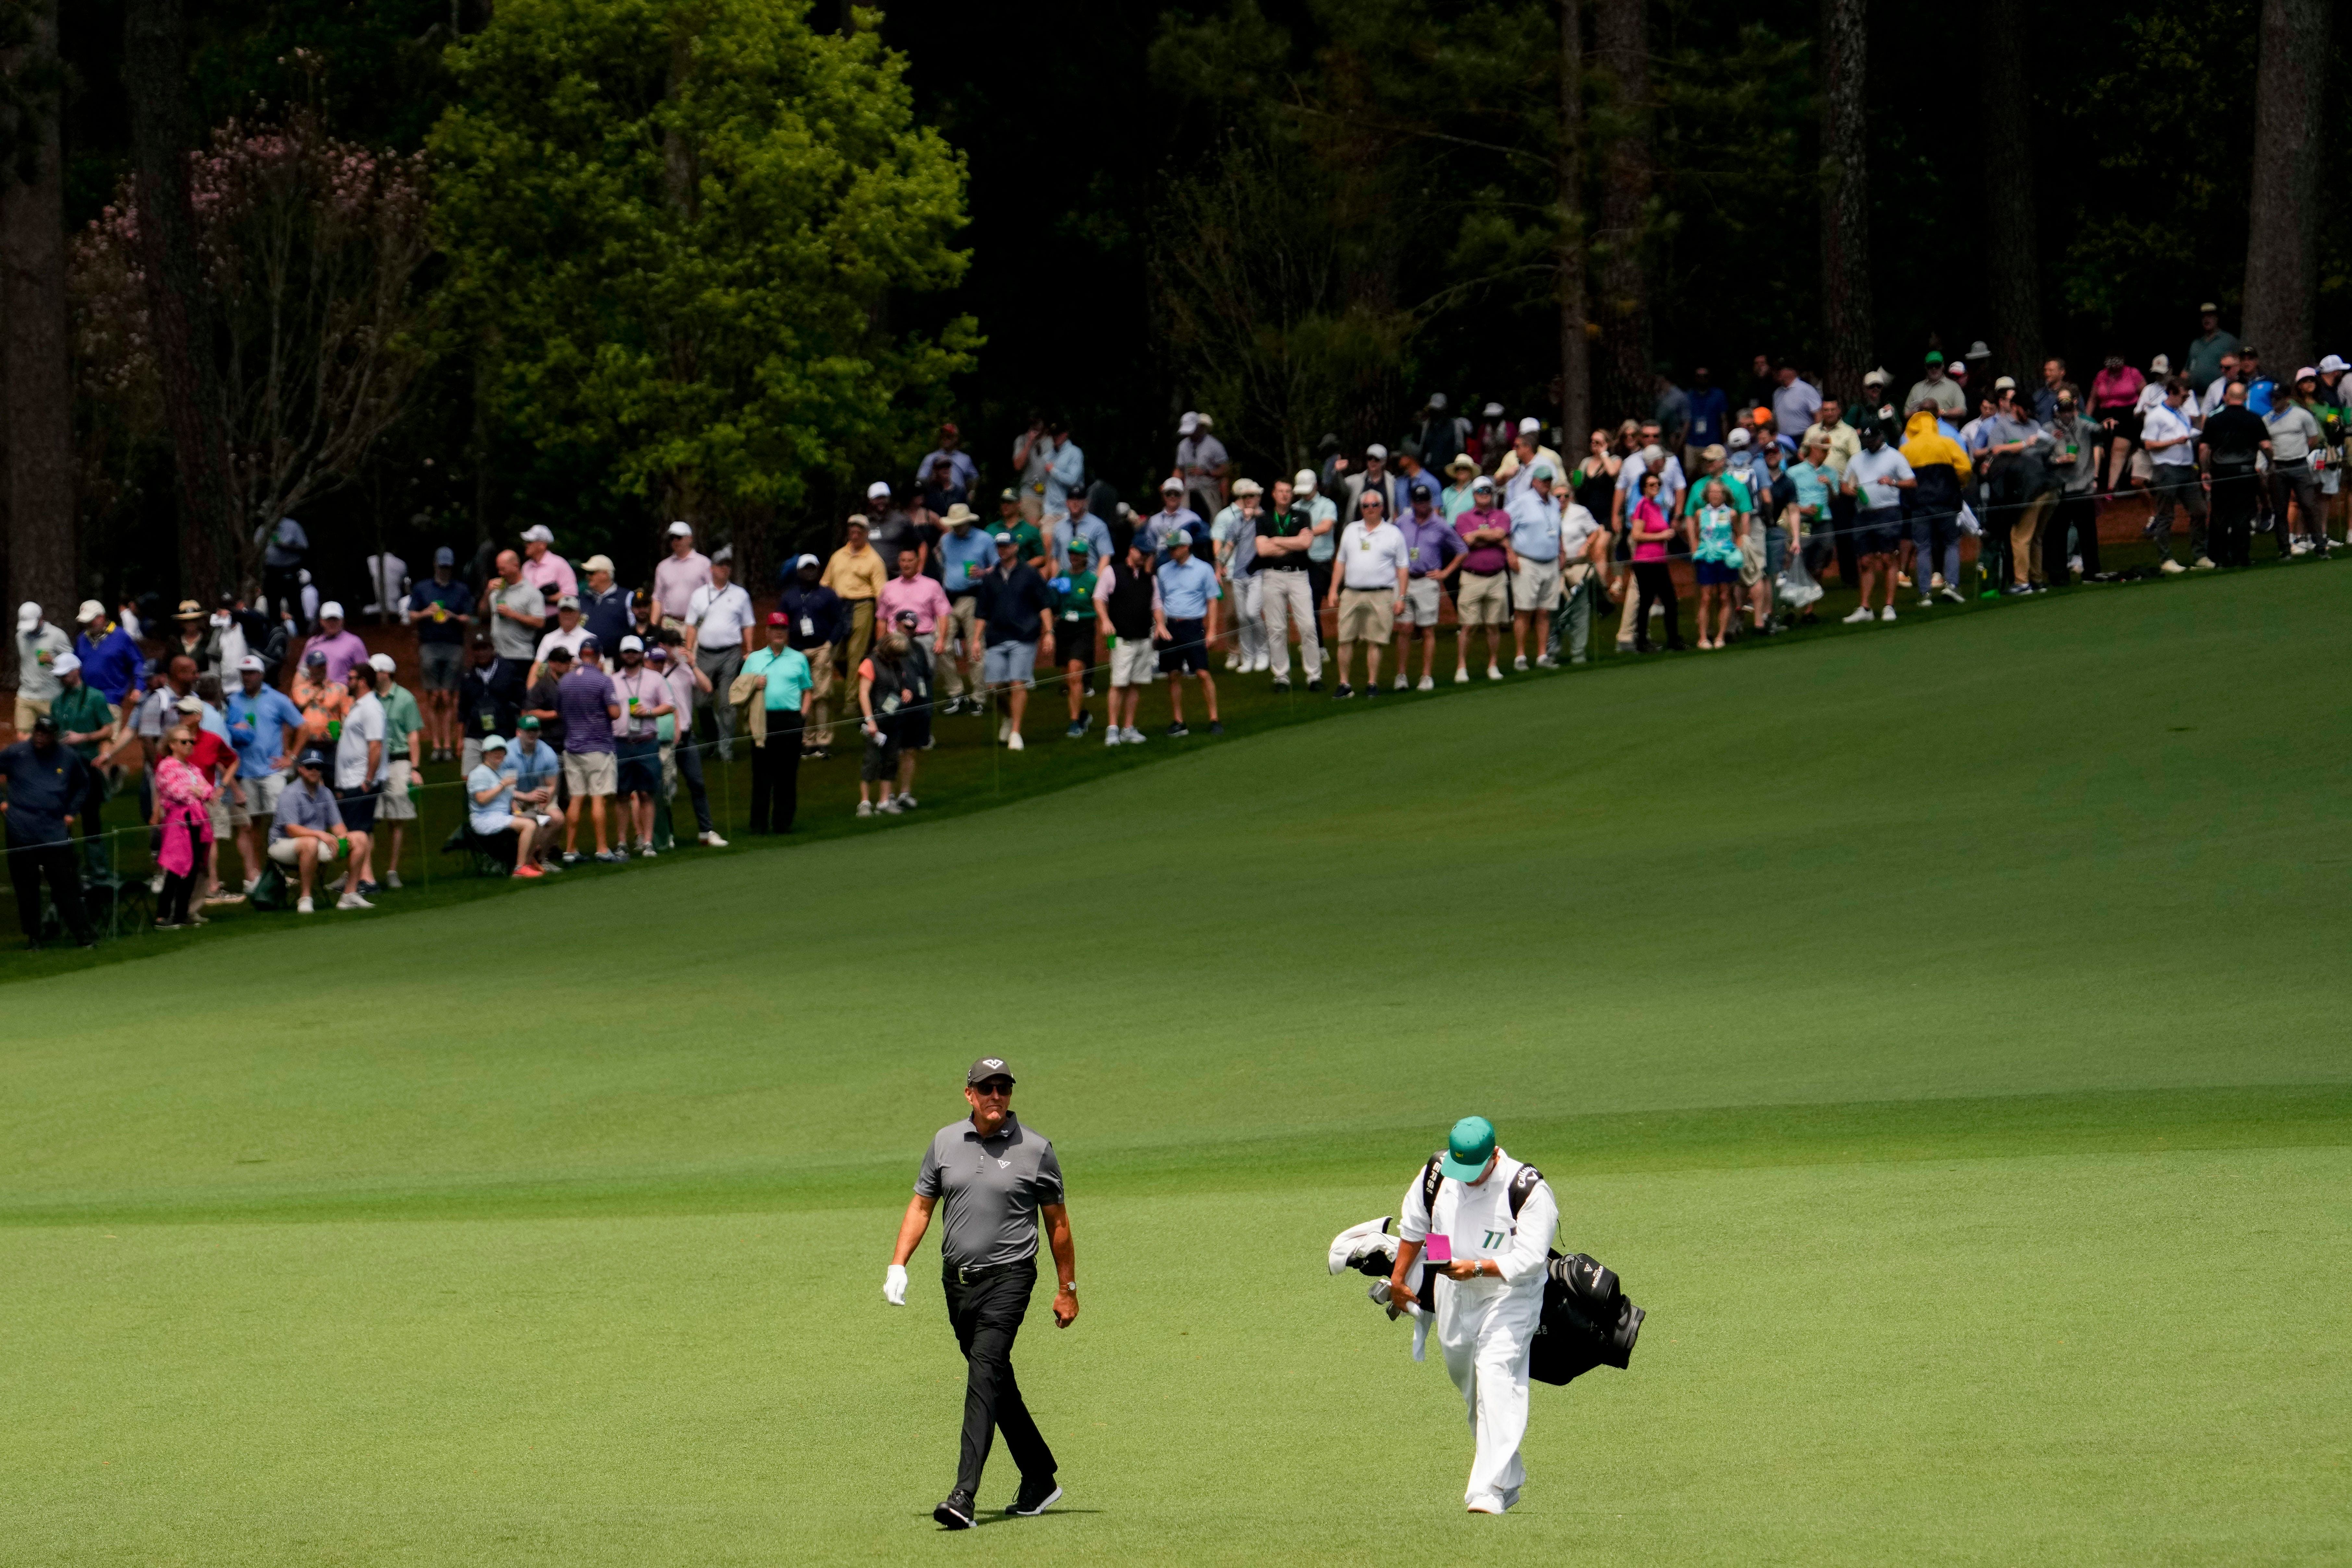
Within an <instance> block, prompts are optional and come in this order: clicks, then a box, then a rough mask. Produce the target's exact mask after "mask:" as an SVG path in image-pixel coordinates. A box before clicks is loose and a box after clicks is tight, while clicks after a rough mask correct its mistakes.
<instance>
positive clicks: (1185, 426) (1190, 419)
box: [1176, 414, 1201, 436]
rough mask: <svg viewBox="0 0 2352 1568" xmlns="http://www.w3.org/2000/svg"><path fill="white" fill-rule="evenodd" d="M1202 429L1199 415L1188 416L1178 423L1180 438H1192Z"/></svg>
mask: <svg viewBox="0 0 2352 1568" xmlns="http://www.w3.org/2000/svg"><path fill="white" fill-rule="evenodd" d="M1200 427H1201V416H1199V415H1197V414H1187V415H1185V416H1183V417H1182V418H1181V419H1179V420H1177V421H1176V434H1178V435H1179V436H1190V435H1191V434H1192V432H1193V431H1195V430H1198V429H1199V428H1200Z"/></svg>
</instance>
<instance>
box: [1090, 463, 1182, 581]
mask: <svg viewBox="0 0 2352 1568" xmlns="http://www.w3.org/2000/svg"><path fill="white" fill-rule="evenodd" d="M1070 499H1071V500H1073V501H1075V500H1077V498H1076V496H1073V497H1071V498H1070ZM1180 530H1181V531H1182V532H1183V534H1184V535H1185V537H1186V538H1188V539H1190V540H1192V542H1193V543H1194V544H1198V543H1200V542H1201V541H1202V540H1203V539H1206V538H1207V537H1208V535H1209V526H1208V524H1207V523H1205V522H1202V521H1201V514H1200V513H1199V512H1197V511H1194V510H1192V508H1191V507H1189V506H1186V505H1185V504H1184V481H1183V480H1182V479H1178V478H1177V477H1176V476H1175V475H1173V474H1171V475H1169V476H1168V477H1167V478H1166V479H1162V480H1160V510H1158V511H1155V512H1153V513H1152V514H1151V515H1150V517H1149V518H1147V519H1145V520H1144V522H1143V528H1142V533H1143V542H1144V545H1145V547H1146V548H1148V549H1149V550H1150V552H1151V558H1152V560H1153V562H1154V563H1156V564H1159V565H1161V566H1164V565H1166V564H1167V563H1168V551H1169V541H1170V539H1171V538H1172V537H1173V536H1174V535H1175V534H1176V533H1177V532H1178V531H1180Z"/></svg>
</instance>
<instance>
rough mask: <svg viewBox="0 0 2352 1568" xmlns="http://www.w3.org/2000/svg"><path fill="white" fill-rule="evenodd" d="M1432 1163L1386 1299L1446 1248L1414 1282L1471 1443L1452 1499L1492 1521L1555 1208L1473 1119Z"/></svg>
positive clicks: (1412, 1195)
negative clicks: (1446, 1244)
mask: <svg viewBox="0 0 2352 1568" xmlns="http://www.w3.org/2000/svg"><path fill="white" fill-rule="evenodd" d="M1437 1165H1438V1168H1439V1170H1440V1172H1441V1173H1442V1179H1441V1180H1440V1181H1439V1183H1438V1184H1437V1199H1436V1202H1435V1204H1434V1205H1431V1204H1427V1203H1424V1202H1423V1197H1422V1188H1423V1173H1424V1172H1425V1171H1426V1169H1427V1167H1425V1166H1424V1167H1423V1171H1418V1172H1415V1173H1413V1179H1412V1184H1411V1185H1410V1186H1408V1187H1406V1188H1405V1192H1404V1206H1403V1208H1402V1210H1401V1211H1400V1213H1399V1215H1398V1219H1397V1235H1398V1236H1399V1237H1402V1244H1401V1245H1400V1246H1399V1247H1397V1260H1396V1268H1395V1271H1394V1272H1393V1273H1392V1274H1391V1276H1390V1278H1389V1296H1390V1300H1391V1301H1392V1302H1393V1303H1395V1304H1396V1305H1398V1306H1403V1305H1405V1304H1407V1303H1409V1302H1414V1301H1415V1300H1416V1298H1415V1297H1414V1296H1413V1294H1412V1291H1411V1290H1408V1289H1406V1288H1405V1281H1406V1279H1408V1278H1409V1277H1410V1276H1411V1274H1412V1266H1413V1263H1414V1261H1415V1260H1416V1259H1418V1258H1420V1257H1421V1254H1422V1249H1423V1246H1424V1245H1425V1244H1426V1243H1427V1242H1428V1239H1429V1237H1431V1235H1432V1234H1435V1235H1436V1236H1438V1237H1444V1238H1446V1239H1448V1240H1450V1241H1451V1243H1452V1248H1453V1260H1452V1261H1451V1262H1448V1263H1445V1264H1443V1265H1440V1264H1435V1263H1433V1264H1431V1265H1430V1268H1429V1273H1430V1275H1431V1276H1433V1277H1432V1278H1429V1279H1425V1280H1424V1284H1425V1285H1426V1286H1427V1288H1428V1289H1429V1290H1430V1291H1432V1292H1433V1294H1434V1296H1435V1298H1436V1300H1435V1307H1436V1314H1437V1342H1438V1345H1439V1347H1440V1348H1441V1349H1443V1350H1444V1352H1445V1374H1446V1375H1447V1376H1448V1377H1451V1378H1452V1379H1453V1380H1454V1387H1456V1388H1458V1389H1460V1390H1461V1391H1462V1403H1463V1404H1464V1405H1466V1406H1467V1407H1468V1409H1469V1414H1470V1431H1471V1434H1472V1435H1473V1436H1475V1438H1476V1440H1477V1444H1478V1449H1477V1455H1476V1457H1475V1458H1473V1459H1472V1460H1471V1461H1470V1485H1469V1488H1468V1489H1466V1490H1465V1492H1464V1493H1463V1496H1462V1501H1463V1506H1464V1507H1465V1508H1467V1509H1468V1510H1469V1511H1471V1512H1472V1513H1501V1512H1502V1511H1503V1510H1506V1509H1507V1508H1509V1507H1511V1506H1512V1505H1513V1504H1514V1503H1517V1501H1518V1500H1519V1488H1520V1487H1521V1486H1522V1485H1524V1484H1525V1483H1526V1481H1527V1479H1528V1472H1527V1467H1526V1466H1524V1465H1522V1464H1521V1463H1520V1462H1519V1440H1520V1439H1521V1438H1522V1437H1524V1436H1527V1430H1528V1352H1529V1351H1530V1350H1532V1349H1533V1348H1534V1345H1535V1337H1536V1327H1537V1324H1538V1321H1540V1320H1541V1319H1542V1317H1543V1293H1544V1268H1545V1262H1546V1258H1547V1255H1548V1254H1549V1252H1550V1250H1551V1243H1552V1237H1553V1235H1554V1233H1555V1232H1557V1231H1558V1230H1559V1202H1558V1200H1556V1199H1555V1198H1554V1197H1553V1196H1552V1192H1551V1185H1550V1184H1549V1183H1548V1182H1546V1181H1545V1180H1544V1179H1543V1175H1542V1173H1540V1172H1536V1171H1533V1170H1532V1168H1531V1167H1529V1166H1527V1165H1523V1164H1521V1163H1519V1162H1518V1161H1517V1160H1514V1159H1512V1158H1511V1157H1510V1155H1508V1154H1507V1153H1505V1152H1503V1151H1502V1150H1501V1149H1499V1148H1497V1147H1496V1144H1495V1124H1494V1123H1493V1122H1491V1121H1487V1120H1486V1118H1485V1117H1483V1116H1465V1117H1464V1118H1463V1119H1462V1120H1461V1121H1457V1122H1455V1123H1454V1132H1453V1135H1452V1136H1451V1137H1450V1138H1448V1139H1447V1140H1446V1147H1445V1150H1444V1152H1443V1153H1441V1154H1440V1155H1439V1156H1438V1157H1437ZM1522 1171H1527V1172H1528V1173H1529V1180H1530V1182H1531V1185H1530V1186H1529V1188H1528V1192H1527V1194H1526V1195H1525V1197H1524V1199H1523V1201H1522V1202H1521V1203H1520V1205H1519V1212H1518V1213H1517V1214H1516V1215H1514V1214H1513V1213H1512V1212H1511V1202H1510V1190H1511V1185H1512V1184H1513V1183H1514V1182H1516V1181H1517V1180H1519V1173H1521V1172H1522ZM1439 1275H1442V1276H1443V1278H1434V1276H1439ZM1072 1304H1073V1305H1074V1306H1075V1305H1076V1303H1075V1302H1074V1303H1072Z"/></svg>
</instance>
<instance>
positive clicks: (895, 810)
mask: <svg viewBox="0 0 2352 1568" xmlns="http://www.w3.org/2000/svg"><path fill="white" fill-rule="evenodd" d="M882 809H883V811H884V812H886V813H887V814H888V815H889V816H898V814H899V813H900V812H902V811H904V810H906V809H907V808H906V807H905V806H903V805H899V804H898V802H897V801H896V800H886V801H884V802H883V803H882Z"/></svg>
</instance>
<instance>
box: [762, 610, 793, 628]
mask: <svg viewBox="0 0 2352 1568" xmlns="http://www.w3.org/2000/svg"><path fill="white" fill-rule="evenodd" d="M768 624H769V625H770V626H791V625H792V624H793V618H792V616H788V615H786V614H784V612H783V611H782V610H770V611H769V612H768Z"/></svg>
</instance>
